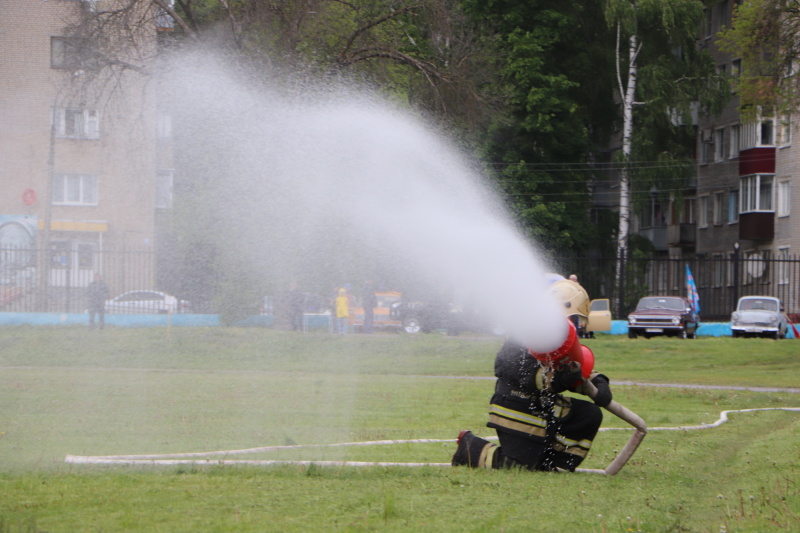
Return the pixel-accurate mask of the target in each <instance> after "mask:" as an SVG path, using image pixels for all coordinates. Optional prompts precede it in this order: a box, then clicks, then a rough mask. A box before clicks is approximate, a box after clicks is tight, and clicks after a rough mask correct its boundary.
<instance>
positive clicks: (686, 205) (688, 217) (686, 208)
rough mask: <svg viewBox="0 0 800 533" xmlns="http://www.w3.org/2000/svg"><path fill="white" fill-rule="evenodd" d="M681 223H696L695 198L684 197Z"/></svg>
mask: <svg viewBox="0 0 800 533" xmlns="http://www.w3.org/2000/svg"><path fill="white" fill-rule="evenodd" d="M681 223H682V224H694V223H695V220H694V198H684V199H683V209H682V210H681Z"/></svg>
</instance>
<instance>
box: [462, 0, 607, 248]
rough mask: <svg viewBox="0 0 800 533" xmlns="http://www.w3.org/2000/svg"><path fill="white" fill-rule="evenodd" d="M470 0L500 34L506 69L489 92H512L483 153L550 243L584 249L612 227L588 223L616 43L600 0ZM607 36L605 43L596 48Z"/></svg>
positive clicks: (531, 228) (539, 236)
mask: <svg viewBox="0 0 800 533" xmlns="http://www.w3.org/2000/svg"><path fill="white" fill-rule="evenodd" d="M465 6H466V8H467V10H468V12H469V13H471V14H472V15H473V16H474V17H475V18H476V20H480V21H482V23H484V24H486V25H487V27H488V28H490V29H491V31H492V32H493V33H494V34H496V35H497V39H496V40H495V41H494V43H493V45H494V46H495V50H496V51H495V56H496V57H497V62H498V68H499V71H500V73H501V76H500V77H499V78H498V79H497V80H495V81H494V83H493V89H492V92H495V93H497V94H503V95H506V97H505V103H506V106H505V112H504V113H503V114H499V115H497V116H496V117H495V120H494V121H493V123H492V125H491V127H490V129H489V135H488V136H487V138H486V139H485V141H484V144H483V148H482V153H483V155H484V157H485V159H486V160H487V161H488V162H489V163H490V165H491V166H492V167H493V168H494V169H495V172H496V175H497V181H498V183H499V184H500V186H501V188H502V190H503V191H504V192H505V194H506V195H507V197H508V198H509V205H510V208H511V210H512V212H514V213H515V214H516V215H517V217H518V222H519V224H520V226H521V227H522V228H524V230H525V231H526V233H527V234H528V235H529V236H530V237H531V238H532V239H533V240H535V241H536V242H538V243H539V244H540V245H542V246H543V247H544V248H546V249H550V250H554V249H559V250H562V251H569V252H572V253H579V252H585V251H586V250H587V249H589V248H593V247H595V246H596V245H597V243H602V242H604V241H606V240H608V239H609V237H610V234H609V233H604V234H600V233H599V232H597V231H595V228H596V227H595V226H593V225H591V224H590V223H589V213H590V209H589V207H590V206H589V202H588V200H589V196H588V189H587V183H588V182H589V180H590V179H591V178H592V174H591V172H590V171H589V170H590V169H589V167H588V166H586V165H585V164H584V162H585V161H587V159H588V154H589V153H590V152H591V151H594V150H597V149H599V147H601V146H602V147H604V146H605V144H606V141H607V138H606V137H605V134H607V132H608V131H610V129H611V127H610V126H611V120H612V119H613V116H612V115H611V114H610V109H611V106H610V101H609V99H610V98H611V94H612V91H611V87H612V83H613V69H612V68H611V63H610V59H611V52H610V51H611V49H612V47H611V44H610V43H611V41H610V40H609V39H610V33H609V32H608V31H607V29H606V28H605V26H604V24H603V22H602V15H601V13H600V11H599V9H600V5H599V3H597V2H589V3H576V2H555V1H547V0H543V1H537V2H488V1H481V0H475V1H469V2H465ZM576 36H580V37H579V38H576ZM585 42H592V43H593V46H591V47H587V46H585V45H584V43H585ZM603 43H607V44H608V46H609V47H608V48H606V49H605V53H603V52H598V50H603ZM569 252H568V253H569Z"/></svg>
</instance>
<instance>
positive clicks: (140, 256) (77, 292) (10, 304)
mask: <svg viewBox="0 0 800 533" xmlns="http://www.w3.org/2000/svg"><path fill="white" fill-rule="evenodd" d="M155 273H156V258H155V254H154V252H152V251H150V250H148V251H128V250H103V251H98V250H97V249H96V248H95V247H88V246H87V247H85V248H84V247H81V246H77V247H74V248H62V247H53V248H52V249H50V250H41V249H25V248H0V312H9V311H10V312H55V313H80V312H83V311H84V310H85V309H86V303H87V302H86V287H88V285H89V283H91V281H92V280H93V279H94V276H95V274H100V275H102V276H103V279H104V280H105V282H106V283H107V285H108V287H109V290H110V295H111V296H116V295H118V294H122V293H123V292H127V291H130V290H144V289H147V290H153V289H156V288H157V287H155V279H156V278H155Z"/></svg>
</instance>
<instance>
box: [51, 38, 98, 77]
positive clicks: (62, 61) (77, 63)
mask: <svg viewBox="0 0 800 533" xmlns="http://www.w3.org/2000/svg"><path fill="white" fill-rule="evenodd" d="M96 63H97V61H96V58H95V57H94V56H93V55H92V54H91V52H90V50H89V46H88V45H87V40H86V39H81V38H78V37H50V67H51V68H64V69H81V68H94V67H95V66H96Z"/></svg>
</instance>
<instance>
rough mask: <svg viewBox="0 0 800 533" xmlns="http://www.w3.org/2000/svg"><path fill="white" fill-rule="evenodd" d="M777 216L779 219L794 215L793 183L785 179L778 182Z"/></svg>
mask: <svg viewBox="0 0 800 533" xmlns="http://www.w3.org/2000/svg"><path fill="white" fill-rule="evenodd" d="M776 194H777V195H778V201H777V204H778V205H777V214H778V216H779V217H788V216H789V215H791V214H792V181H791V179H783V180H780V181H779V182H778V190H777V193H776Z"/></svg>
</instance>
